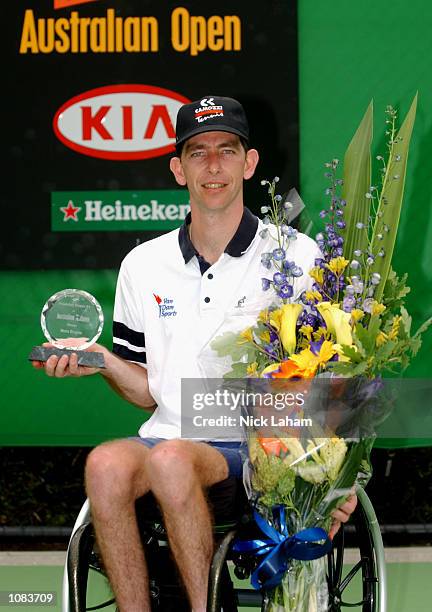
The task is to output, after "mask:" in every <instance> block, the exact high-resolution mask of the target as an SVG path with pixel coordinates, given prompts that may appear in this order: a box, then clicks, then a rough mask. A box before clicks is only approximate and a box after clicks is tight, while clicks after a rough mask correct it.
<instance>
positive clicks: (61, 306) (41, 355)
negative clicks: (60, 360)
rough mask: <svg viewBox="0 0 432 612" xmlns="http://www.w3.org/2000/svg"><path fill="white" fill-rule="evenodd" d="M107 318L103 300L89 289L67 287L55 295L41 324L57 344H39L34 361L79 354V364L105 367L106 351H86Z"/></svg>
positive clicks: (49, 337)
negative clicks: (99, 299) (48, 345)
mask: <svg viewBox="0 0 432 612" xmlns="http://www.w3.org/2000/svg"><path fill="white" fill-rule="evenodd" d="M103 323H104V317H103V312H102V308H101V306H100V304H99V302H98V301H97V300H96V298H95V297H93V296H92V295H91V294H90V293H87V291H82V290H81V289H63V291H59V292H58V293H55V294H54V295H52V296H51V297H50V298H49V299H48V301H47V302H46V303H45V305H44V307H43V308H42V312H41V326H42V331H43V333H44V334H45V337H46V339H47V340H48V342H49V343H50V344H52V345H53V346H51V347H46V346H35V347H33V350H32V352H31V353H30V355H29V359H30V360H32V361H47V359H48V358H49V357H50V356H51V355H57V356H59V357H60V356H62V355H70V354H71V353H76V354H77V355H78V365H82V366H89V367H96V368H103V367H105V364H104V358H103V354H102V353H98V352H94V351H86V350H85V349H87V348H88V347H89V346H91V345H92V344H94V343H95V342H96V340H97V339H98V338H99V336H100V335H101V333H102V328H103Z"/></svg>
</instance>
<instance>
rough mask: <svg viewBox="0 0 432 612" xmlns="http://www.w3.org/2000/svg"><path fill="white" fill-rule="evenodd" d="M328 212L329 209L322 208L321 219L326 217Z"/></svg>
mask: <svg viewBox="0 0 432 612" xmlns="http://www.w3.org/2000/svg"><path fill="white" fill-rule="evenodd" d="M327 214H328V211H327V210H321V211H320V214H319V216H320V217H321V219H325V217H327Z"/></svg>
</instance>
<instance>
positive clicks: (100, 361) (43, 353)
mask: <svg viewBox="0 0 432 612" xmlns="http://www.w3.org/2000/svg"><path fill="white" fill-rule="evenodd" d="M72 353H76V354H77V355H78V365H80V366H87V367H89V368H104V367H105V360H104V356H103V354H102V353H93V352H87V351H77V350H75V351H72V350H70V349H59V348H55V347H46V346H34V347H33V348H32V351H31V353H30V355H29V356H28V358H29V360H30V361H47V360H48V358H49V357H51V355H57V357H61V356H62V355H72Z"/></svg>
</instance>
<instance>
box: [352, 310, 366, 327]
mask: <svg viewBox="0 0 432 612" xmlns="http://www.w3.org/2000/svg"><path fill="white" fill-rule="evenodd" d="M363 317H364V312H363V310H360V308H353V309H352V310H351V323H352V324H353V325H355V324H356V323H358V321H361V320H362V319H363Z"/></svg>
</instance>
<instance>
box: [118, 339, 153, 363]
mask: <svg viewBox="0 0 432 612" xmlns="http://www.w3.org/2000/svg"><path fill="white" fill-rule="evenodd" d="M113 353H114V354H115V355H117V356H118V357H121V358H122V359H126V360H127V361H137V362H138V363H147V355H146V353H145V352H142V353H139V352H138V351H131V349H130V348H128V347H127V346H123V345H122V344H116V343H114V344H113Z"/></svg>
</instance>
